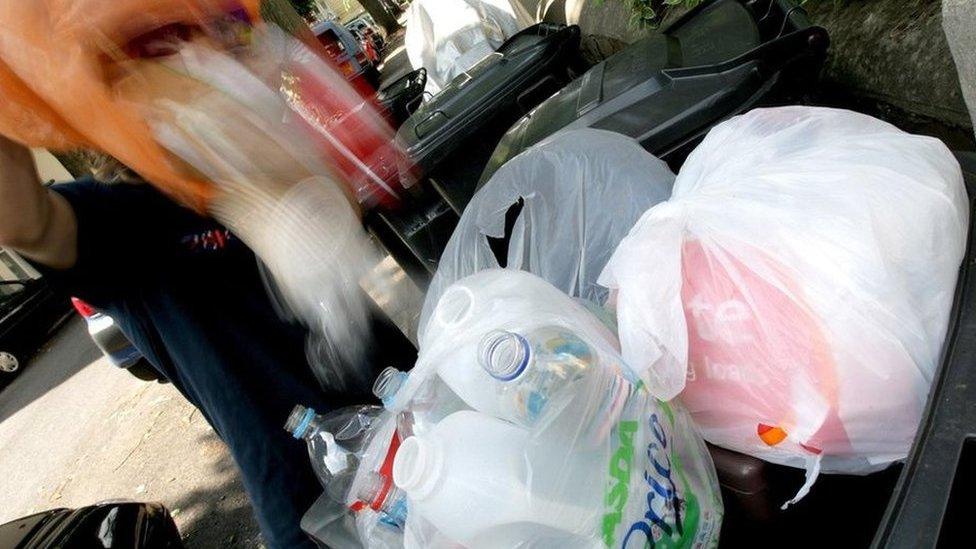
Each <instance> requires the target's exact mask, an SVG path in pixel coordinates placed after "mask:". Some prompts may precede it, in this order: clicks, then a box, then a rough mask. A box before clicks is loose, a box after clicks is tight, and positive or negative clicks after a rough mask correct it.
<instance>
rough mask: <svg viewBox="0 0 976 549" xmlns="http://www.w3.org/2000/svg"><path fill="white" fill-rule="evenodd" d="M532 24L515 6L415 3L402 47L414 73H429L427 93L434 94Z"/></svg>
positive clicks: (471, 1) (502, 2)
mask: <svg viewBox="0 0 976 549" xmlns="http://www.w3.org/2000/svg"><path fill="white" fill-rule="evenodd" d="M532 23H533V21H532V20H531V18H530V16H529V15H528V13H527V12H526V11H525V9H524V8H523V7H522V5H521V4H520V3H519V2H518V0H414V2H412V3H411V4H410V7H409V8H408V9H407V21H406V29H407V30H406V34H405V36H404V46H405V47H406V50H407V57H408V58H409V59H410V63H411V65H413V68H415V69H419V68H421V67H424V68H426V69H427V88H426V89H427V91H428V92H430V93H437V92H438V91H440V90H441V88H443V87H444V86H446V85H447V84H448V82H450V81H451V80H453V79H454V77H455V76H457V75H459V74H461V73H463V72H464V71H466V70H468V69H470V68H471V67H473V66H475V64H477V63H478V61H481V59H482V58H484V57H485V56H487V55H490V54H491V53H492V52H494V51H495V50H496V49H498V47H499V46H501V45H502V44H503V43H504V42H505V40H507V39H508V38H510V37H512V36H513V35H515V34H516V33H517V32H518V31H520V30H522V29H524V28H526V27H528V26H529V25H531V24H532Z"/></svg>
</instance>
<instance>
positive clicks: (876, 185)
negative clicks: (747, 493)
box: [600, 107, 968, 496]
mask: <svg viewBox="0 0 976 549" xmlns="http://www.w3.org/2000/svg"><path fill="white" fill-rule="evenodd" d="M967 224H968V208H967V197H966V192H965V189H964V187H963V180H962V176H961V172H960V169H959V165H958V164H957V162H956V161H955V159H954V158H953V157H952V155H951V154H950V153H949V151H948V149H946V147H945V146H944V145H943V144H942V143H941V142H939V141H938V140H936V139H933V138H929V137H922V136H916V135H909V134H906V133H904V132H902V131H900V130H898V129H896V128H895V127H893V126H891V125H889V124H887V123H885V122H882V121H880V120H877V119H874V118H871V117H868V116H865V115H861V114H857V113H853V112H849V111H843V110H834V109H825V108H807V107H786V108H776V109H761V110H754V111H752V112H750V113H748V114H745V115H743V116H738V117H736V118H733V119H731V120H729V121H728V122H725V123H723V124H721V125H719V126H717V127H715V128H714V129H713V130H712V131H711V132H710V133H709V134H708V136H707V137H706V138H705V140H704V142H703V143H702V144H701V145H700V146H699V147H698V148H697V149H696V150H695V151H694V152H693V153H692V154H691V156H689V158H688V160H687V162H686V163H685V165H684V167H683V168H682V170H681V172H680V174H679V175H678V178H677V180H676V182H675V186H674V194H673V196H672V198H671V200H670V201H668V202H666V203H664V204H660V205H658V206H656V207H654V208H652V209H651V210H649V211H648V212H647V213H646V214H645V215H644V216H643V217H642V218H641V219H640V221H638V223H637V224H636V225H635V226H634V228H633V230H632V231H631V233H630V235H628V236H627V238H625V239H624V240H623V242H621V244H620V246H619V247H618V248H617V250H616V252H615V253H614V255H613V257H612V259H611V260H610V262H609V264H608V265H607V268H606V270H605V271H604V273H603V275H602V276H601V279H600V282H601V284H605V285H607V286H608V287H610V288H611V289H613V290H615V302H616V309H617V320H618V323H619V329H620V337H621V345H622V348H623V355H624V358H625V359H626V360H627V361H628V363H629V364H631V365H633V366H634V367H635V368H636V369H638V370H640V371H641V372H643V374H642V375H643V376H644V378H645V379H646V380H647V381H648V383H649V387H650V389H651V391H652V392H653V394H654V395H655V396H657V397H658V398H662V399H670V398H672V397H674V396H676V395H678V394H679V393H680V396H681V400H682V402H684V404H685V405H686V406H687V407H688V409H689V411H691V413H692V417H693V418H694V419H695V422H696V423H697V424H698V425H699V427H700V428H701V429H702V431H703V435H704V436H705V438H706V440H708V441H710V442H712V443H714V444H717V445H719V446H723V447H726V448H729V449H732V450H736V451H739V452H743V453H746V454H751V455H754V456H757V457H760V458H762V459H765V460H767V461H771V462H774V463H780V464H785V465H791V466H797V467H805V468H806V469H807V472H808V482H807V485H805V486H804V488H803V489H801V491H800V493H799V494H798V496H802V495H803V494H804V493H805V491H806V490H807V489H809V485H810V484H812V482H813V480H814V478H815V477H816V473H817V472H818V471H819V470H820V469H821V468H822V470H823V471H825V472H843V473H867V472H870V471H875V470H879V469H881V468H883V467H885V466H886V465H887V464H889V463H891V462H892V461H896V460H899V459H902V458H904V457H905V456H906V455H907V452H908V449H909V447H910V445H911V442H912V440H913V436H914V433H915V429H916V427H917V425H918V422H919V418H920V414H921V413H922V410H923V408H924V405H925V401H926V396H927V394H928V390H929V385H930V383H931V381H932V378H933V373H934V371H935V369H936V366H937V361H938V359H939V355H940V350H941V347H942V345H943V340H944V338H945V334H946V329H947V323H948V319H949V312H950V307H951V304H952V299H953V293H954V290H955V285H956V276H957V271H958V268H959V264H960V261H961V259H962V257H963V251H964V246H965V243H966V234H967V229H966V228H967Z"/></svg>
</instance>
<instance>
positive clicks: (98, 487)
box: [0, 317, 261, 549]
mask: <svg viewBox="0 0 976 549" xmlns="http://www.w3.org/2000/svg"><path fill="white" fill-rule="evenodd" d="M0 494H2V497H3V505H0V523H4V522H7V521H9V520H12V519H15V518H18V517H20V516H23V515H27V514H30V513H32V512H37V511H42V510H46V509H51V508H56V507H77V506H84V505H88V504H91V503H95V502H97V501H101V500H106V499H119V498H124V499H131V500H139V501H159V502H162V503H163V504H165V505H166V506H167V507H168V508H169V509H170V511H172V512H173V513H174V514H175V518H176V522H177V524H178V525H179V528H180V531H181V532H182V533H183V536H184V540H185V543H186V545H187V547H189V548H191V549H192V548H194V547H208V548H209V547H249V548H250V547H261V543H260V538H259V535H258V529H257V525H256V523H255V522H254V519H253V518H252V516H251V510H250V506H249V504H248V502H247V498H246V496H245V495H244V489H243V486H242V485H241V482H240V478H239V476H238V474H237V471H236V468H235V467H234V465H233V462H232V461H231V458H230V456H229V454H228V453H227V450H226V448H225V447H224V445H223V443H222V442H220V440H219V439H218V438H217V436H216V434H215V433H214V432H213V430H212V429H211V428H210V427H209V426H208V425H207V423H206V421H204V420H203V418H202V417H201V416H200V414H199V412H197V411H196V410H195V409H194V408H193V407H192V406H190V405H189V403H187V402H186V401H185V400H184V399H183V398H182V397H181V396H180V395H179V393H177V392H176V391H175V390H174V389H173V388H172V387H171V386H170V385H161V384H158V383H146V382H143V381H139V380H137V379H135V378H134V377H132V376H131V375H129V374H128V373H126V372H124V371H120V370H117V369H116V368H114V367H113V366H112V365H111V364H109V363H108V361H106V360H105V359H104V358H102V357H101V355H100V354H99V352H98V349H97V348H96V347H95V345H94V344H93V343H92V342H91V340H90V339H89V337H88V333H87V332H86V330H85V325H84V322H83V321H82V320H81V319H80V318H77V317H73V318H72V319H71V321H69V322H68V323H67V324H66V325H65V326H64V327H63V328H62V329H61V330H60V331H59V332H58V333H57V334H56V335H55V336H54V337H53V338H52V340H51V341H50V342H49V343H48V345H47V346H46V347H45V348H44V349H42V350H41V351H40V352H39V353H38V355H37V356H36V357H34V359H33V360H32V361H31V363H30V364H29V365H28V366H27V367H26V368H25V370H24V371H23V372H22V373H21V375H20V376H19V377H18V378H17V379H15V380H14V381H13V382H12V383H11V384H10V385H9V386H8V387H6V388H5V389H3V391H2V392H0Z"/></svg>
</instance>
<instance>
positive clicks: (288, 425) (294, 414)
mask: <svg viewBox="0 0 976 549" xmlns="http://www.w3.org/2000/svg"><path fill="white" fill-rule="evenodd" d="M316 419H317V416H316V414H315V410H314V409H312V408H307V407H305V406H302V405H300V404H299V405H297V406H295V407H294V408H292V411H291V414H289V416H288V421H286V422H285V430H286V431H288V432H289V433H291V436H292V437H294V438H296V439H299V440H301V439H303V438H304V439H306V440H307V439H308V438H309V436H311V435H309V434H308V433H309V431H313V429H311V427H312V425H313V424H315V425H316V428H315V429H314V430H316V431H317V430H318V427H317V424H318V422H317V421H316Z"/></svg>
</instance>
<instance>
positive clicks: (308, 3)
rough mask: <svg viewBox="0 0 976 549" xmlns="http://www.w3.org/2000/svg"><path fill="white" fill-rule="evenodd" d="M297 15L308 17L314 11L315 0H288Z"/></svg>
mask: <svg viewBox="0 0 976 549" xmlns="http://www.w3.org/2000/svg"><path fill="white" fill-rule="evenodd" d="M288 1H289V2H291V5H292V7H293V8H295V11H296V12H298V15H301V16H302V17H304V18H305V19H310V18H311V17H312V15H313V14H314V13H315V0H288Z"/></svg>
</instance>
